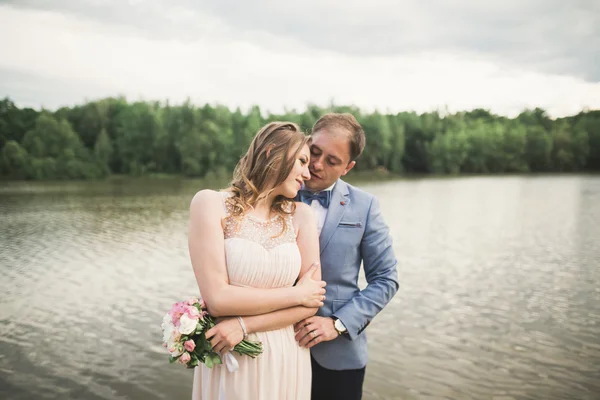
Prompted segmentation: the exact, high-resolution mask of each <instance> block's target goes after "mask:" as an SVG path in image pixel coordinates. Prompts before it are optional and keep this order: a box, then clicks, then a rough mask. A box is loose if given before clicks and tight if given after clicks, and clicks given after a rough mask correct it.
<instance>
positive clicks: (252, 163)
mask: <svg viewBox="0 0 600 400" xmlns="http://www.w3.org/2000/svg"><path fill="white" fill-rule="evenodd" d="M308 141H309V137H307V136H306V135H305V134H304V133H303V132H302V131H301V130H300V128H299V127H298V125H296V124H293V123H289V122H272V123H269V124H267V125H266V126H264V127H263V128H262V129H261V130H260V131H259V132H258V133H257V134H256V136H255V137H254V139H253V140H252V143H251V144H250V147H249V148H248V151H247V153H246V154H245V155H244V156H243V157H242V158H241V160H240V161H239V163H238V165H237V167H236V169H235V172H234V176H233V180H232V183H231V186H230V187H229V188H227V189H225V190H223V191H221V192H215V191H212V190H202V191H200V192H198V193H197V194H196V195H195V196H194V198H193V200H192V202H191V206H190V225H189V234H188V240H189V251H190V257H191V261H192V265H193V269H194V274H195V276H196V280H197V282H198V287H199V289H200V293H201V295H202V298H203V299H204V301H205V302H206V305H207V307H208V310H209V312H210V314H211V315H213V316H215V317H220V318H219V321H220V322H219V323H218V324H217V325H216V326H215V327H214V328H212V329H211V330H209V331H208V332H207V337H208V338H209V339H210V341H211V344H212V346H213V348H214V349H215V350H216V351H218V352H220V353H221V354H225V352H227V351H229V350H231V349H232V348H233V347H234V346H235V345H236V344H237V343H239V342H241V341H242V340H243V339H244V338H246V337H247V338H248V339H250V340H255V341H260V342H262V344H263V349H264V351H263V354H261V355H260V356H258V357H257V358H254V359H253V358H251V357H248V356H240V355H238V354H237V353H235V352H233V353H231V354H233V355H234V357H235V358H236V360H237V362H238V363H239V369H237V370H236V371H234V372H230V371H229V370H228V369H227V367H225V366H224V365H217V366H214V367H213V368H212V369H209V368H207V367H206V366H205V365H204V364H200V365H199V366H198V367H196V368H195V369H194V385H193V393H192V398H193V399H203V400H207V399H208V400H213V399H214V400H217V399H227V400H241V399H244V400H252V399H256V400H268V399H273V400H292V399H293V400H296V399H305V400H308V399H309V398H310V391H311V361H310V353H309V350H308V349H306V348H302V347H300V346H299V345H298V343H297V342H296V340H295V338H294V328H293V325H294V323H296V322H299V321H301V320H303V319H305V318H308V317H309V316H312V315H314V314H315V313H316V312H317V309H318V308H319V307H320V306H322V305H323V300H324V299H325V296H324V294H325V289H324V287H325V282H323V281H322V280H321V268H320V264H319V239H318V234H317V226H316V222H315V218H314V216H313V213H312V210H311V209H310V208H309V206H307V205H306V204H303V203H296V202H294V201H293V200H292V199H293V198H294V197H295V196H296V194H297V192H298V190H299V189H300V188H301V186H302V184H303V182H304V181H305V180H308V179H310V173H309V172H308V164H309V161H310V152H309V148H308Z"/></svg>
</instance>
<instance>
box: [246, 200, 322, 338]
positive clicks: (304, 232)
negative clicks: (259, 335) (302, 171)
mask: <svg viewBox="0 0 600 400" xmlns="http://www.w3.org/2000/svg"><path fill="white" fill-rule="evenodd" d="M294 220H295V222H296V224H297V231H298V235H297V238H296V243H298V248H299V249H300V255H301V256H302V268H301V270H300V275H299V277H300V278H302V277H303V276H304V274H306V273H307V272H308V270H309V269H310V267H311V265H312V264H313V263H315V262H316V263H318V265H319V267H318V269H317V271H315V273H314V274H313V279H315V280H321V266H320V263H319V262H320V259H319V234H318V232H317V222H316V219H315V216H314V213H313V211H312V209H311V208H310V207H309V206H308V205H306V204H304V203H296V213H295V215H294ZM318 309H319V308H318V307H316V308H312V307H311V308H308V307H303V306H298V307H291V308H287V309H285V310H278V311H274V312H270V313H267V314H263V315H254V316H250V317H244V323H245V325H246V330H247V331H248V333H254V332H265V331H270V330H274V329H280V328H283V327H286V326H289V325H293V324H295V323H296V322H299V321H302V320H303V319H305V318H308V317H312V316H313V315H315V314H316V312H317V310H318Z"/></svg>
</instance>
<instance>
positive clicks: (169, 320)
mask: <svg viewBox="0 0 600 400" xmlns="http://www.w3.org/2000/svg"><path fill="white" fill-rule="evenodd" d="M215 325H216V322H215V319H214V318H213V317H211V316H210V315H209V314H208V311H207V308H206V305H205V304H204V301H203V300H202V299H198V298H197V297H192V298H190V299H188V300H186V301H180V302H178V303H175V304H173V307H171V310H170V311H169V312H168V313H167V314H165V316H164V317H163V322H162V325H161V327H162V330H163V346H164V347H166V348H167V350H168V351H169V354H170V356H169V361H170V362H171V363H174V362H175V361H178V362H179V363H181V364H183V365H185V366H186V367H187V368H194V367H196V366H197V365H198V364H199V363H203V364H205V365H206V366H207V367H208V368H212V367H213V366H214V365H217V364H222V363H223V362H222V360H221V356H220V355H219V354H218V353H217V352H215V351H213V348H212V346H211V344H210V342H209V341H208V339H207V338H206V332H207V331H208V330H209V329H210V328H212V327H213V326H215ZM233 351H235V352H237V353H238V354H240V355H247V356H250V357H252V358H255V357H256V356H258V355H260V354H261V353H262V351H263V349H262V343H260V342H252V341H249V340H242V341H241V342H240V343H238V344H237V345H236V346H235V347H234V348H233ZM225 358H226V360H225V361H226V365H227V368H228V369H229V371H231V372H233V371H235V370H236V369H237V368H238V363H237V360H236V359H235V358H234V357H233V355H232V354H231V353H229V352H227V353H226V354H225Z"/></svg>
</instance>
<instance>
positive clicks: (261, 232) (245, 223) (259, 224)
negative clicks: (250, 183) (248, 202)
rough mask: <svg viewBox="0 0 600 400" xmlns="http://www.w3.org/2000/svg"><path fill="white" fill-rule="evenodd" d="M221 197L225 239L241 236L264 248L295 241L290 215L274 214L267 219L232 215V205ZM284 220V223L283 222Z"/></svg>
mask: <svg viewBox="0 0 600 400" xmlns="http://www.w3.org/2000/svg"><path fill="white" fill-rule="evenodd" d="M227 197H229V195H228V194H227V193H225V196H224V198H223V203H224V207H225V213H226V215H227V217H226V219H225V229H224V234H225V239H231V238H243V239H248V240H251V241H253V242H256V243H258V244H260V245H261V246H262V247H264V248H265V249H266V250H271V249H273V248H275V247H277V246H279V245H282V244H284V243H295V242H296V234H295V231H294V221H293V219H292V216H291V215H289V214H288V215H285V216H283V217H282V216H279V215H277V216H275V217H273V218H271V219H270V220H268V221H261V220H259V219H257V218H255V217H253V216H252V215H246V216H242V217H241V218H239V217H233V216H232V215H233V214H232V206H231V205H230V204H229V203H228V202H227V201H225V200H226V198H227ZM284 221H285V224H284Z"/></svg>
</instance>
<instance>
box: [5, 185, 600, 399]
mask: <svg viewBox="0 0 600 400" xmlns="http://www.w3.org/2000/svg"><path fill="white" fill-rule="evenodd" d="M356 185H357V186H359V187H361V188H363V189H365V190H367V191H369V192H371V193H373V194H375V195H377V196H378V197H379V199H380V201H381V205H382V210H383V214H384V217H385V219H386V222H387V223H388V225H389V226H390V228H391V233H392V235H393V238H394V249H395V252H396V255H397V257H398V260H399V267H398V272H399V278H400V289H399V292H398V294H397V295H396V296H395V297H394V299H393V300H392V302H391V303H390V304H389V305H388V307H387V308H385V309H384V311H383V312H382V313H381V314H379V316H377V318H375V320H374V321H373V323H372V324H371V325H370V326H369V328H368V329H367V331H366V332H367V333H368V337H369V354H370V361H369V364H368V367H367V376H366V380H365V394H364V399H366V400H374V399H498V400H508V399H600V176H598V175H564V176H560V175H559V176H502V177H461V178H443V179H442V178H422V179H404V180H388V181H380V182H356ZM206 187H212V188H218V187H219V186H218V184H216V183H214V182H212V183H211V182H208V183H207V182H203V181H197V180H183V179H154V180H152V179H144V180H132V179H121V180H118V179H115V180H111V181H108V182H64V183H31V182H0V398H2V399H32V398H36V399H187V398H190V391H191V385H192V380H191V379H192V372H191V370H186V369H185V368H184V367H182V366H180V365H177V364H175V365H170V364H169V363H168V361H167V355H166V353H165V349H164V348H163V347H162V346H161V339H162V337H161V332H160V322H161V320H162V316H163V314H164V313H165V312H166V311H167V310H168V309H169V307H170V306H171V304H172V303H173V302H175V301H178V300H181V299H183V298H185V297H187V296H189V295H192V294H195V293H196V292H197V285H196V282H195V279H194V276H193V273H192V270H191V266H190V262H189V258H188V250H187V222H188V221H187V218H188V206H189V201H190V199H191V197H192V196H193V195H194V193H195V192H196V191H197V190H200V189H202V188H206ZM362 284H363V285H364V281H363V282H362ZM273 379H276V378H275V377H273Z"/></svg>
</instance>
